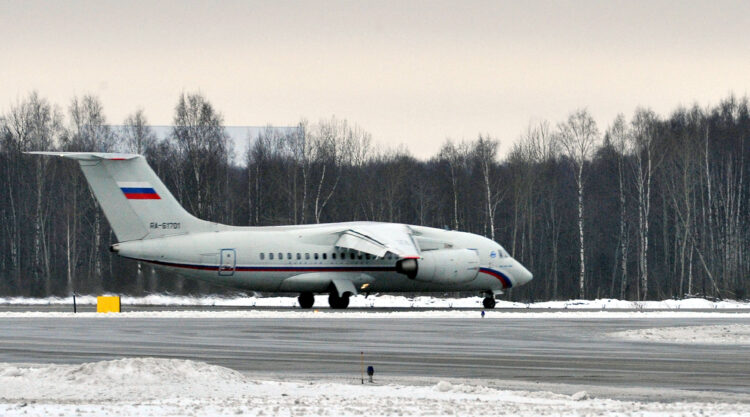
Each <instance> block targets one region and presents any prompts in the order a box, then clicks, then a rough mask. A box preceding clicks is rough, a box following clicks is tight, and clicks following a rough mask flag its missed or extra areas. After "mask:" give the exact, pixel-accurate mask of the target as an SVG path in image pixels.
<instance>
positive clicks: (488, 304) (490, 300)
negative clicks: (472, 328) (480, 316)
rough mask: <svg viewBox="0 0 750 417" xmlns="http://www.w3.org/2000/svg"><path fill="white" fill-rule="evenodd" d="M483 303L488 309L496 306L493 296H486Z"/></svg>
mask: <svg viewBox="0 0 750 417" xmlns="http://www.w3.org/2000/svg"><path fill="white" fill-rule="evenodd" d="M482 305H484V308H487V309H490V308H495V299H494V298H493V297H486V298H485V299H484V301H482Z"/></svg>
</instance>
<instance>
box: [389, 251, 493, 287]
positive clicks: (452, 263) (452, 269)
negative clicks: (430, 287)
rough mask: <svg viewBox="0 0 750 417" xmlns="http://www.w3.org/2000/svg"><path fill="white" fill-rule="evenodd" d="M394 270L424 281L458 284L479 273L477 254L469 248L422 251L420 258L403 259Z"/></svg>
mask: <svg viewBox="0 0 750 417" xmlns="http://www.w3.org/2000/svg"><path fill="white" fill-rule="evenodd" d="M396 271H397V272H400V273H402V274H404V275H406V276H407V277H409V278H411V279H414V280H417V281H424V282H439V283H445V284H458V283H462V282H469V281H471V280H473V279H474V278H476V277H477V274H478V273H479V255H478V254H477V252H476V251H474V250H471V249H440V250H431V251H425V252H422V257H421V258H420V259H403V260H401V261H399V262H398V263H397V264H396Z"/></svg>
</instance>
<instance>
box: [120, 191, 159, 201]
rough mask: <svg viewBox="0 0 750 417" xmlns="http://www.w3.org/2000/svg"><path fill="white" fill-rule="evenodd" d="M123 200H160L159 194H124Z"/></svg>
mask: <svg viewBox="0 0 750 417" xmlns="http://www.w3.org/2000/svg"><path fill="white" fill-rule="evenodd" d="M125 198H127V199H128V200H161V197H159V194H156V193H153V194H150V193H149V194H146V193H125Z"/></svg>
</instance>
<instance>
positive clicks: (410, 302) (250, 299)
mask: <svg viewBox="0 0 750 417" xmlns="http://www.w3.org/2000/svg"><path fill="white" fill-rule="evenodd" d="M76 302H77V303H78V304H81V305H86V304H88V305H94V304H96V296H93V295H82V296H77V297H76ZM122 303H123V305H154V306H202V307H205V306H208V307H210V306H217V307H296V306H297V298H296V297H259V296H253V295H248V296H233V297H220V296H203V297H188V296H175V295H168V294H152V295H147V296H143V297H130V296H123V297H122ZM0 304H6V305H72V304H73V298H72V297H48V298H25V297H5V298H3V297H0ZM315 305H316V306H327V305H328V296H327V295H317V296H315ZM349 305H350V306H351V307H384V308H389V307H390V308H480V307H481V306H482V297H464V298H437V297H428V296H420V297H412V298H409V297H405V296H401V295H372V296H369V297H367V298H365V297H364V296H363V295H359V296H356V297H352V298H351V301H350V303H349ZM496 308H498V309H561V310H617V309H628V310H690V309H700V310H724V309H747V310H748V311H750V302H746V301H731V300H729V301H718V302H715V301H709V300H705V299H702V298H687V299H683V300H663V301H640V302H639V301H623V300H616V299H597V300H568V301H544V302H538V303H517V302H511V301H502V300H498V301H497V306H496Z"/></svg>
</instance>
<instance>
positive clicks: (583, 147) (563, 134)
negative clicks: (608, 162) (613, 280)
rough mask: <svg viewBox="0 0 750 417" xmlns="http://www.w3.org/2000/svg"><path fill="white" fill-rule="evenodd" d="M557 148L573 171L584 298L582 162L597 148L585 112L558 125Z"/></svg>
mask: <svg viewBox="0 0 750 417" xmlns="http://www.w3.org/2000/svg"><path fill="white" fill-rule="evenodd" d="M558 138H559V142H560V146H561V147H562V149H563V151H564V152H565V153H566V155H567V157H568V159H570V162H571V163H572V164H573V168H574V171H575V181H576V189H577V191H578V193H577V194H578V242H579V262H580V272H579V276H578V291H579V297H580V298H585V297H586V293H585V280H586V256H585V253H586V251H585V242H584V233H583V224H584V207H583V194H584V176H583V170H584V166H585V165H586V162H587V161H588V160H589V159H590V158H591V155H592V154H593V152H594V150H595V149H596V146H597V145H598V144H599V129H598V128H597V127H596V122H595V121H594V119H593V118H592V117H591V115H590V114H589V113H588V111H587V110H578V111H576V112H574V113H572V114H571V115H570V116H569V117H568V120H567V122H565V123H560V124H559V125H558Z"/></svg>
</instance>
